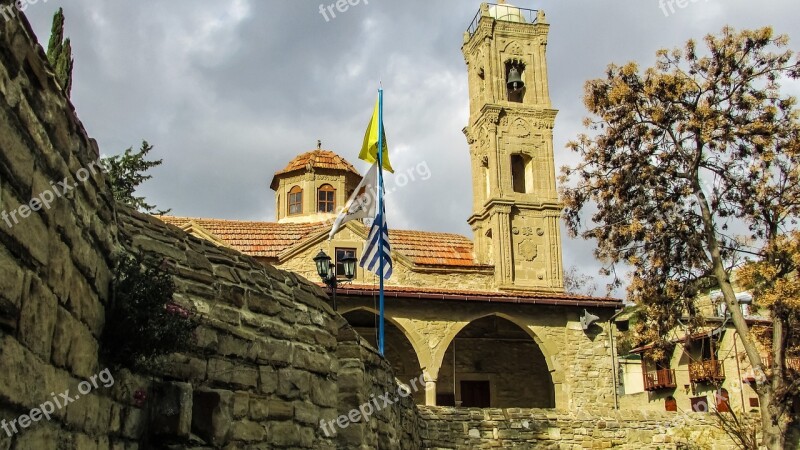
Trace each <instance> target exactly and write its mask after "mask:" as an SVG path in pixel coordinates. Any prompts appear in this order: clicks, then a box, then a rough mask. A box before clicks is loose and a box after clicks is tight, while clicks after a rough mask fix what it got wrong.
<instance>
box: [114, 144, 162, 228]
mask: <svg viewBox="0 0 800 450" xmlns="http://www.w3.org/2000/svg"><path fill="white" fill-rule="evenodd" d="M151 150H153V146H152V145H150V144H149V143H148V142H147V141H142V147H141V148H140V149H139V151H138V152H136V153H133V147H131V148H128V149H127V150H125V153H123V154H122V155H116V156H110V157H108V158H104V159H103V164H104V165H105V166H106V169H107V170H108V177H109V180H110V181H111V190H112V192H113V194H114V200H116V201H118V202H120V203H124V204H126V205H128V206H130V207H132V208H135V209H137V210H139V211H141V212H145V213H148V214H167V213H168V212H169V211H170V210H166V211H157V210H156V206H155V205H151V204H149V203H147V202H146V201H145V199H144V197H137V196H135V195H134V193H135V192H136V188H138V187H139V185H140V184H142V183H144V182H145V181H147V180H149V179H150V178H153V176H152V175H145V172H147V171H148V170H150V169H152V168H153V167H158V166H160V165H161V163H162V162H163V160H161V159H159V160H153V161H148V160H147V159H145V157H146V156H147V154H148V153H150V151H151Z"/></svg>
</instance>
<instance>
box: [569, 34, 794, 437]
mask: <svg viewBox="0 0 800 450" xmlns="http://www.w3.org/2000/svg"><path fill="white" fill-rule="evenodd" d="M705 43H706V46H707V47H708V52H707V55H705V56H701V55H699V54H698V51H697V44H696V43H695V42H694V41H691V40H690V41H689V42H688V43H687V44H686V46H685V48H684V49H683V50H680V49H676V50H673V51H671V52H670V51H667V50H660V51H659V52H658V53H657V63H656V65H655V67H652V68H648V69H646V70H644V72H640V70H639V68H638V66H637V65H636V64H635V63H628V64H626V65H624V66H621V67H620V66H616V65H611V66H609V68H608V70H607V73H606V77H605V78H602V79H596V80H590V81H588V82H587V83H586V93H585V97H584V102H585V104H586V107H587V109H588V110H589V112H590V114H591V115H592V117H590V118H587V119H586V122H585V124H586V126H587V128H589V129H590V130H591V131H592V132H593V136H591V137H590V136H588V135H586V134H582V135H580V136H578V138H577V140H576V141H574V142H571V143H569V144H568V145H569V147H570V148H571V149H572V150H573V151H575V152H577V153H579V154H580V155H581V156H582V159H583V161H582V162H581V163H580V164H578V165H576V166H575V167H571V168H569V167H566V168H564V169H563V176H562V178H561V180H562V183H570V182H572V181H575V184H574V185H573V186H572V187H567V188H564V189H562V197H563V201H564V202H565V205H566V209H565V212H564V215H565V219H566V221H567V225H568V228H569V230H570V232H571V233H572V234H573V235H577V234H580V235H581V236H582V237H583V238H586V239H596V240H597V241H598V248H597V249H596V251H595V253H596V256H597V257H598V258H599V259H600V260H601V261H604V263H606V264H608V265H609V266H613V265H614V264H617V263H621V262H624V263H627V264H630V266H631V267H632V269H633V276H632V280H631V284H630V286H629V288H628V296H629V299H630V300H631V301H633V302H635V303H638V304H640V305H642V307H643V310H644V314H645V316H646V317H647V318H648V320H649V325H650V326H649V329H650V330H651V331H652V332H653V333H656V334H658V335H659V336H661V337H662V338H663V337H664V336H666V334H667V332H669V331H670V330H671V329H674V328H675V327H676V326H678V325H679V322H680V323H684V324H686V323H688V327H690V328H691V327H693V326H696V325H698V324H700V323H701V322H702V319H703V317H702V313H701V311H700V310H699V309H698V307H697V305H696V304H695V300H696V298H697V294H698V293H699V292H701V291H702V290H704V289H707V288H708V287H709V286H716V287H718V288H719V289H720V290H721V291H722V294H723V297H724V301H725V303H726V304H727V306H728V308H727V309H728V311H730V312H731V319H732V322H733V324H734V326H735V328H736V330H737V332H738V334H739V335H740V337H741V339H742V341H743V344H744V345H743V347H744V349H745V352H746V354H747V357H748V359H749V361H750V363H751V364H752V366H753V367H754V369H755V370H756V372H757V373H764V369H765V367H764V361H763V360H762V358H761V355H760V354H759V352H758V347H757V345H756V344H757V343H756V338H755V336H754V335H753V334H752V333H751V330H750V329H749V327H748V325H747V323H746V321H745V318H744V316H743V314H742V311H741V308H739V306H738V302H737V300H736V296H735V293H734V289H733V286H732V284H731V273H732V271H733V270H734V269H735V268H736V267H737V266H739V265H740V264H741V262H742V259H743V257H745V256H749V257H751V258H753V257H754V258H756V259H759V260H764V261H774V260H775V259H776V258H778V257H779V256H778V255H776V252H777V251H778V246H777V243H778V242H780V239H782V236H783V235H784V234H785V233H786V231H787V230H788V229H789V228H790V227H792V226H793V225H794V224H795V223H796V222H795V221H796V219H797V216H798V212H800V169H798V162H799V161H798V160H800V125H799V124H798V112H797V110H796V108H795V99H794V98H792V97H790V96H782V95H781V92H780V84H779V82H780V81H781V80H782V79H785V78H798V77H800V61H797V60H796V59H794V61H793V58H794V55H793V53H792V52H791V51H788V50H785V49H784V47H786V46H787V45H788V39H787V38H786V37H785V36H775V35H774V34H773V31H772V29H771V28H768V27H767V28H763V29H759V30H752V31H742V32H737V31H736V30H734V29H732V28H728V27H726V28H724V29H723V30H722V32H721V34H719V35H718V36H713V35H709V36H707V37H706V38H705ZM595 203H596V206H597V211H596V212H595V213H594V214H593V215H592V216H591V220H590V221H589V222H588V223H586V224H585V225H584V219H583V217H582V214H581V213H582V211H583V210H584V208H586V207H587V206H590V205H592V204H595ZM737 230H738V231H740V232H742V233H746V235H745V236H736V235H735V234H734V231H737ZM607 267H608V266H607ZM764 307H765V308H767V309H768V310H769V311H770V312H771V313H772V352H773V353H774V354H776V355H778V354H783V351H784V350H785V347H786V340H785V335H786V330H787V327H788V326H789V321H788V319H787V317H786V315H785V314H783V311H782V310H781V309H780V308H775V307H774V305H773V304H769V303H765V304H764ZM683 316H688V321H684V320H683V319H681V318H682V317H683ZM783 363H784V361H783V360H782V359H781V358H778V357H776V358H774V360H773V363H772V364H773V365H772V370H771V372H772V377H771V379H770V378H767V377H758V380H757V384H756V391H757V392H758V395H759V399H760V403H761V405H762V407H761V422H762V428H763V439H764V445H766V446H767V447H768V448H771V449H777V448H782V445H783V441H784V439H785V438H784V436H785V430H786V429H787V427H788V425H789V422H790V421H791V417H788V416H787V415H786V414H785V412H786V410H787V409H786V408H785V405H778V404H776V402H780V401H784V400H786V398H783V397H781V396H780V393H781V392H784V391H785V390H786V388H787V386H789V385H790V384H791V383H789V382H787V381H788V380H787V377H786V376H785V375H786V370H785V367H777V365H779V364H783Z"/></svg>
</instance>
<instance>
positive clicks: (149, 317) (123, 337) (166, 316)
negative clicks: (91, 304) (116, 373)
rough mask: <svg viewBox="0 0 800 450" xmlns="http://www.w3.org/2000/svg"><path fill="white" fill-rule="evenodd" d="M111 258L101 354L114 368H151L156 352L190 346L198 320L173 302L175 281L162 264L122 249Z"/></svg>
mask: <svg viewBox="0 0 800 450" xmlns="http://www.w3.org/2000/svg"><path fill="white" fill-rule="evenodd" d="M116 260H117V263H116V267H115V273H114V281H113V290H112V292H113V295H112V301H111V304H110V305H109V307H108V308H107V310H106V326H105V329H104V331H103V336H102V337H101V351H102V354H103V358H104V359H105V360H106V361H107V362H108V363H109V364H110V365H112V366H114V367H117V368H119V367H127V368H130V369H140V370H151V369H154V368H156V367H155V361H156V360H157V358H158V357H159V356H162V355H167V354H171V353H176V352H183V351H186V350H188V349H189V348H190V347H191V345H192V343H193V341H194V339H193V333H194V330H195V328H197V323H196V321H195V319H194V318H193V314H192V313H191V312H190V311H189V310H187V309H185V308H183V307H181V306H179V305H177V304H176V303H174V302H173V299H172V296H173V293H174V292H175V284H174V282H173V280H172V276H171V275H170V274H169V273H167V272H166V271H165V270H164V269H162V268H161V267H159V266H158V265H157V264H154V263H153V262H152V261H147V260H146V259H145V257H144V256H142V255H136V256H134V255H131V254H127V253H124V254H121V255H119V256H118V257H117V258H116Z"/></svg>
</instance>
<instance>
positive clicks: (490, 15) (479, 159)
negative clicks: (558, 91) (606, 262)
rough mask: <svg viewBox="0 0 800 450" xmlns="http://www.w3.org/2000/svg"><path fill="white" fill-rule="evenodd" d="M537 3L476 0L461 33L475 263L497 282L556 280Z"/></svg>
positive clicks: (557, 234) (551, 114) (557, 252)
mask: <svg viewBox="0 0 800 450" xmlns="http://www.w3.org/2000/svg"><path fill="white" fill-rule="evenodd" d="M548 31H549V25H548V24H547V21H546V18H545V14H544V12H543V11H541V10H540V11H534V10H527V9H523V8H518V7H515V6H511V5H507V4H504V3H502V2H501V4H499V5H492V6H490V5H488V4H486V3H483V4H481V7H480V11H479V12H478V15H477V16H476V17H475V20H474V21H473V23H472V24H471V25H470V27H469V29H468V30H467V32H466V33H465V34H464V45H463V47H462V49H461V50H462V52H463V53H464V59H465V60H466V63H467V70H468V74H469V95H470V116H469V125H468V126H467V127H466V128H464V134H465V135H466V137H467V141H468V142H469V146H470V157H471V160H472V184H473V214H472V216H470V218H469V219H468V222H469V224H470V225H471V226H472V229H473V231H474V233H475V253H476V258H477V259H478V262H479V263H483V264H492V265H494V266H495V277H496V282H497V286H498V287H499V288H500V289H526V290H531V289H533V290H542V291H550V292H561V291H563V290H564V281H563V267H562V262H561V231H560V228H559V219H560V216H561V210H562V205H561V204H560V203H559V200H558V193H557V192H556V177H555V163H554V160H553V126H554V123H555V117H556V114H557V111H556V110H555V109H553V108H552V105H551V103H550V94H549V89H548V83H547V60H546V56H545V50H546V47H547V35H548Z"/></svg>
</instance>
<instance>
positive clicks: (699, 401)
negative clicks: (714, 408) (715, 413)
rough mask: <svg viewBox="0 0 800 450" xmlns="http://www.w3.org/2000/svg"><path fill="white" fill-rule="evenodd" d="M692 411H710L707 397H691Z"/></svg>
mask: <svg viewBox="0 0 800 450" xmlns="http://www.w3.org/2000/svg"><path fill="white" fill-rule="evenodd" d="M689 400H690V401H691V402H692V411H694V412H708V399H707V398H706V397H691V398H690V399H689Z"/></svg>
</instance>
